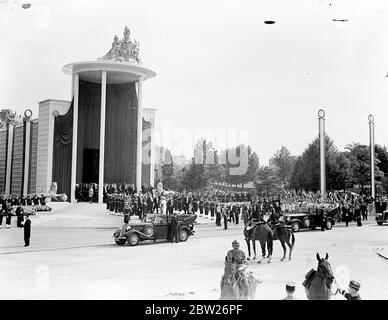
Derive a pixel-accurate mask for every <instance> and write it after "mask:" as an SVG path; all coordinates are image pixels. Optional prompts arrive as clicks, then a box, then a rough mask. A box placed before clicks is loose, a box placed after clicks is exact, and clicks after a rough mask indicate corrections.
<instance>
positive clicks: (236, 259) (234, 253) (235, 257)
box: [226, 240, 247, 265]
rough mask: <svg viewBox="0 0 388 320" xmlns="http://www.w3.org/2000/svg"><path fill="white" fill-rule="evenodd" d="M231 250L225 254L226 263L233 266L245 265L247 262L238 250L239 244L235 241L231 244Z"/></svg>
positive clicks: (242, 253) (242, 252)
mask: <svg viewBox="0 0 388 320" xmlns="http://www.w3.org/2000/svg"><path fill="white" fill-rule="evenodd" d="M232 247H233V249H232V250H229V251H228V253H227V254H226V261H227V262H229V263H233V264H237V265H240V264H245V263H246V262H247V258H246V256H245V253H244V251H242V250H240V243H239V242H238V241H237V240H234V241H233V242H232Z"/></svg>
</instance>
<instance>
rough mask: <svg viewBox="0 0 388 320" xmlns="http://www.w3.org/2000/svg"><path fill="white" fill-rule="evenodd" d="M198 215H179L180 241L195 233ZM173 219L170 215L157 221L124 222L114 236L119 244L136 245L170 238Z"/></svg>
mask: <svg viewBox="0 0 388 320" xmlns="http://www.w3.org/2000/svg"><path fill="white" fill-rule="evenodd" d="M196 218H197V215H195V214H191V215H187V216H185V217H179V216H178V237H179V241H181V242H183V241H186V240H187V239H188V238H189V236H192V235H194V230H193V229H194V222H195V220H196ZM170 228H171V220H170V219H169V218H168V217H165V216H164V217H159V218H158V219H155V221H150V222H138V223H128V224H123V225H122V227H121V228H119V229H117V230H116V231H115V232H114V233H113V238H114V240H115V242H116V243H117V244H118V245H124V244H125V243H126V242H128V244H129V245H131V246H136V245H138V244H139V242H140V241H144V240H153V241H154V242H156V240H157V239H166V240H169V233H170Z"/></svg>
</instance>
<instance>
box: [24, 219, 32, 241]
mask: <svg viewBox="0 0 388 320" xmlns="http://www.w3.org/2000/svg"><path fill="white" fill-rule="evenodd" d="M23 227H24V246H25V247H28V246H29V245H30V237H31V220H30V216H29V215H26V221H25V222H24V224H23Z"/></svg>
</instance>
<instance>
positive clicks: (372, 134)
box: [368, 114, 376, 201]
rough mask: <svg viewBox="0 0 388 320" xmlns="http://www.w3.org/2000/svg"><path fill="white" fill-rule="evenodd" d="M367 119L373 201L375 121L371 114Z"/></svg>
mask: <svg viewBox="0 0 388 320" xmlns="http://www.w3.org/2000/svg"><path fill="white" fill-rule="evenodd" d="M368 120H369V146H370V169H371V170H370V187H371V195H372V197H373V201H375V200H376V184H375V123H374V117H373V115H372V114H370V115H369V116H368Z"/></svg>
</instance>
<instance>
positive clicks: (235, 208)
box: [233, 203, 240, 224]
mask: <svg viewBox="0 0 388 320" xmlns="http://www.w3.org/2000/svg"><path fill="white" fill-rule="evenodd" d="M233 214H234V221H235V222H236V224H238V222H239V216H240V206H239V205H238V204H237V203H235V204H234V205H233Z"/></svg>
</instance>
